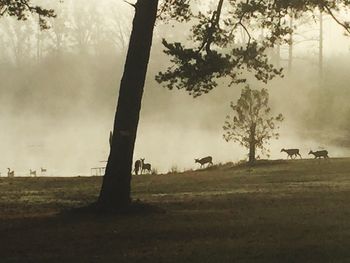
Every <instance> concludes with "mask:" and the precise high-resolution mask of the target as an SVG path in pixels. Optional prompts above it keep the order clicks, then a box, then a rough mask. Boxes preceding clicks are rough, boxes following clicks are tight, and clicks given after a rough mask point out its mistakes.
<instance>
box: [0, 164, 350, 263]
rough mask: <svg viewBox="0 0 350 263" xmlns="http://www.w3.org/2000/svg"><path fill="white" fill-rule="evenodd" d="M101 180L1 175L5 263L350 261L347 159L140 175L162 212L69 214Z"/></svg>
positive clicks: (138, 184)
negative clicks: (10, 177)
mask: <svg viewBox="0 0 350 263" xmlns="http://www.w3.org/2000/svg"><path fill="white" fill-rule="evenodd" d="M100 184H101V178H97V177H92V178H91V177H86V178H84V177H80V178H13V179H8V178H1V179H0V193H1V195H0V211H1V213H0V262H1V263H3V262H4V263H6V262H26V263H27V262H36V263H37V262H64V263H66V262H116V263H119V262H177V263H182V262H219V263H221V262H282V263H284V262H317V263H318V262H350V159H330V160H320V161H318V160H296V161H271V162H261V163H259V164H258V165H257V166H256V167H254V168H251V169H250V168H248V167H244V166H234V167H233V166H232V165H231V166H230V165H224V166H220V167H212V168H210V169H208V170H203V171H193V172H186V173H180V174H168V175H153V176H152V175H144V176H137V177H134V178H133V198H134V199H140V200H142V201H144V202H147V203H149V204H152V205H154V206H157V207H159V208H161V209H162V210H164V212H157V213H156V212H153V213H149V214H136V215H123V216H122V215H94V214H87V213H72V212H69V210H70V209H71V208H75V207H80V206H85V205H87V204H89V203H92V202H93V201H95V200H96V198H97V196H98V193H99V189H100ZM67 211H68V212H67Z"/></svg>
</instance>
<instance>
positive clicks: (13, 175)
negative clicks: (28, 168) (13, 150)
mask: <svg viewBox="0 0 350 263" xmlns="http://www.w3.org/2000/svg"><path fill="white" fill-rule="evenodd" d="M7 170H8V171H7V177H15V171H11V169H10V168H7Z"/></svg>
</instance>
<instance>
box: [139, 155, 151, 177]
mask: <svg viewBox="0 0 350 263" xmlns="http://www.w3.org/2000/svg"><path fill="white" fill-rule="evenodd" d="M140 160H141V174H142V172H143V171H144V170H147V171H148V172H149V173H150V172H151V167H152V166H151V164H150V163H145V158H141V159H140Z"/></svg>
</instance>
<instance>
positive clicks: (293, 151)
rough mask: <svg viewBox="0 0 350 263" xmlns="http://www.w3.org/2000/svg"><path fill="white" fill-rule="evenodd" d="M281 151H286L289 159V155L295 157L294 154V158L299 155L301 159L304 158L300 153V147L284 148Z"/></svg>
mask: <svg viewBox="0 0 350 263" xmlns="http://www.w3.org/2000/svg"><path fill="white" fill-rule="evenodd" d="M281 152H286V153H287V154H288V155H287V159H288V157H290V158H291V159H293V156H294V158H297V156H299V157H300V159H302V158H301V155H300V153H299V149H284V148H283V149H282V150H281Z"/></svg>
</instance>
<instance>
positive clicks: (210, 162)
mask: <svg viewBox="0 0 350 263" xmlns="http://www.w3.org/2000/svg"><path fill="white" fill-rule="evenodd" d="M194 162H195V163H199V164H200V165H201V168H202V167H203V165H205V164H206V163H207V164H208V166H209V165H213V158H212V157H211V156H207V157H204V158H202V159H194Z"/></svg>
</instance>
